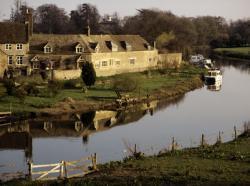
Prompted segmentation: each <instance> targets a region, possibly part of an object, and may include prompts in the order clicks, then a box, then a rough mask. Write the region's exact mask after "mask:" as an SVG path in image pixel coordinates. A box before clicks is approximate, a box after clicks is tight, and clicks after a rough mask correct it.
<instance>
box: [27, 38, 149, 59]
mask: <svg viewBox="0 0 250 186" xmlns="http://www.w3.org/2000/svg"><path fill="white" fill-rule="evenodd" d="M47 43H49V44H50V45H51V46H52V47H53V54H65V55H66V54H75V47H76V45H78V44H81V45H82V47H83V48H84V53H94V52H95V47H96V46H97V45H98V47H99V51H98V52H100V53H106V52H111V51H112V49H111V47H110V46H109V45H108V44H107V43H112V44H114V45H116V46H117V47H118V52H124V51H127V50H126V47H124V43H127V44H128V45H131V51H145V50H148V48H147V47H146V46H148V45H149V43H148V42H147V41H146V40H144V39H143V38H142V37H141V36H139V35H90V36H87V35H59V34H55V35H54V34H33V36H32V38H31V39H30V53H31V54H42V53H44V46H45V45H46V44H47ZM47 55H51V54H47Z"/></svg>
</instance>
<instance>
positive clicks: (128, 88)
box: [113, 76, 138, 92]
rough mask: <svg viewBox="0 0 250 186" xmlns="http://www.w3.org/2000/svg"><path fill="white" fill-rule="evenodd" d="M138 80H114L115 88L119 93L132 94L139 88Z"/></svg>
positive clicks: (131, 78)
mask: <svg viewBox="0 0 250 186" xmlns="http://www.w3.org/2000/svg"><path fill="white" fill-rule="evenodd" d="M137 84H138V83H137V80H136V79H135V78H133V77H129V76H123V77H121V78H119V79H115V80H114V84H113V88H114V90H116V91H119V92H132V91H134V90H136V88H137Z"/></svg>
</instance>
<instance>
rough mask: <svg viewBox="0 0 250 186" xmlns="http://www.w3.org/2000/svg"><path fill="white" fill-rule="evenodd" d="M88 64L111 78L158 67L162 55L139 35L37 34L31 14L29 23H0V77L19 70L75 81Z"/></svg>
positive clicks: (19, 73)
mask: <svg viewBox="0 0 250 186" xmlns="http://www.w3.org/2000/svg"><path fill="white" fill-rule="evenodd" d="M178 55H179V54H178ZM180 56H181V54H180ZM175 59H178V60H180V61H181V58H176V56H175ZM86 61H88V62H91V63H93V65H94V68H95V70H96V74H97V76H110V75H115V74H120V73H128V72H138V71H144V70H147V69H151V68H157V67H158V61H159V55H158V50H157V49H156V48H154V47H152V46H150V44H149V43H148V42H147V41H146V40H144V39H143V38H142V37H141V36H139V35H91V34H90V29H89V30H88V34H87V35H83V34H75V35H70V34H67V35H60V34H33V19H32V15H31V14H30V13H29V12H27V15H26V22H25V24H17V23H0V65H1V69H0V77H3V75H4V73H5V72H12V71H15V72H16V73H17V74H18V75H29V74H34V73H42V72H44V73H46V74H47V75H49V77H51V78H54V79H75V78H79V77H80V74H81V67H82V64H83V63H84V62H86ZM180 61H179V62H180Z"/></svg>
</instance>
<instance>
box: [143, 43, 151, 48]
mask: <svg viewBox="0 0 250 186" xmlns="http://www.w3.org/2000/svg"><path fill="white" fill-rule="evenodd" d="M144 47H145V48H146V49H147V50H152V47H151V46H150V45H149V44H148V43H144Z"/></svg>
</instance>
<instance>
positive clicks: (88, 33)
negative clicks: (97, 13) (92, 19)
mask: <svg viewBox="0 0 250 186" xmlns="http://www.w3.org/2000/svg"><path fill="white" fill-rule="evenodd" d="M87 35H88V36H90V26H89V25H88V27H87Z"/></svg>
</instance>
